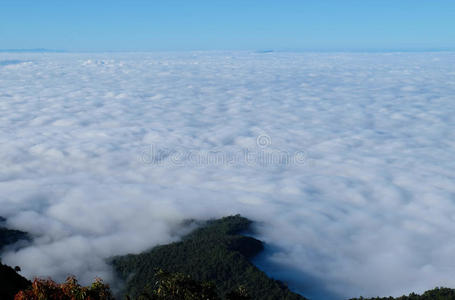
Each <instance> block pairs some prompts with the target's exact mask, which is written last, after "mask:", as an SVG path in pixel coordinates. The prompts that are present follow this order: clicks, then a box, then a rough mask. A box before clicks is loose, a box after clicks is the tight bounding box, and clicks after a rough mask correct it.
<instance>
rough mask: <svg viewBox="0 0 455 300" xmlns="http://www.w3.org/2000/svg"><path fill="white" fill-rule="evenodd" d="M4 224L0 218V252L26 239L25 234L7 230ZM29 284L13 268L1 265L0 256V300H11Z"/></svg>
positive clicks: (4, 221) (3, 220)
mask: <svg viewBox="0 0 455 300" xmlns="http://www.w3.org/2000/svg"><path fill="white" fill-rule="evenodd" d="M5 223H6V220H5V219H4V218H3V217H0V251H1V250H2V249H3V248H4V247H5V246H7V245H10V244H14V243H16V242H17V241H20V240H27V239H28V236H27V234H26V233H25V232H22V231H19V230H12V229H8V228H6V227H5ZM0 254H1V252H0ZM30 284H31V283H30V282H29V281H28V280H27V279H25V278H24V277H22V276H20V275H19V274H17V273H16V271H15V270H14V269H13V268H11V267H9V266H6V265H3V264H2V262H1V255H0V299H5V300H6V299H13V298H14V295H15V294H16V293H17V292H18V291H20V290H22V289H25V288H27V287H28V286H30Z"/></svg>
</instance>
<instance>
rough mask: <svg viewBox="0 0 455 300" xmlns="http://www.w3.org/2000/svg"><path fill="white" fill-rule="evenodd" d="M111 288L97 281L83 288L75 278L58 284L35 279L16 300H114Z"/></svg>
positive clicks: (18, 294)
mask: <svg viewBox="0 0 455 300" xmlns="http://www.w3.org/2000/svg"><path fill="white" fill-rule="evenodd" d="M112 299H113V297H112V294H111V291H110V290H109V286H108V285H106V284H104V283H103V281H102V280H101V279H96V280H95V282H93V283H92V285H91V286H89V287H83V286H81V285H80V284H79V283H78V282H77V280H76V278H75V277H72V276H71V277H68V278H67V280H66V281H65V282H64V283H62V284H58V283H56V282H54V281H52V280H51V279H35V280H34V281H33V283H32V286H31V287H30V288H28V289H27V290H24V291H20V292H19V293H17V295H16V296H15V297H14V300H112Z"/></svg>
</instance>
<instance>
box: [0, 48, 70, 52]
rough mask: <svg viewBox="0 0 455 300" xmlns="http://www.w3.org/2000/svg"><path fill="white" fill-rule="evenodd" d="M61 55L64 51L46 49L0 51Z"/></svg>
mask: <svg viewBox="0 0 455 300" xmlns="http://www.w3.org/2000/svg"><path fill="white" fill-rule="evenodd" d="M46 52H51V53H61V52H66V51H65V50H59V49H46V48H33V49H0V53H46Z"/></svg>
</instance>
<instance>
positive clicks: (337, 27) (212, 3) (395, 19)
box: [0, 0, 455, 51]
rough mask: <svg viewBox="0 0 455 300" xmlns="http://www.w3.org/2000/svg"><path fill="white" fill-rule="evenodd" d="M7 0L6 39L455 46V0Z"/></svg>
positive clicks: (74, 43) (23, 44) (87, 46)
mask: <svg viewBox="0 0 455 300" xmlns="http://www.w3.org/2000/svg"><path fill="white" fill-rule="evenodd" d="M0 1H1V4H0V6H1V7H0V49H24V48H48V49H64V50H69V51H141V50H146V51H147V50H223V49H225V50H260V49H275V50H388V49H391V50H394V49H395V50H428V49H434V50H438V49H440V50H444V49H452V50H453V49H455V1H454V0H300V1H297V0H281V1H278V0H276V1H269V0H261V1H256V0H229V1H227V0H226V1H220V0H207V1H205V0H204V1H203V0H181V1H177V0H163V1H159V0H155V1H154V0H149V1H145V0H144V1H139V0H129V1H115V0H110V1H104V0H91V1H86V0H78V1H50V0H41V1H36V0H29V1H25V0H0Z"/></svg>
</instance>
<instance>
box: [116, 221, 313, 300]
mask: <svg viewBox="0 0 455 300" xmlns="http://www.w3.org/2000/svg"><path fill="white" fill-rule="evenodd" d="M250 224H251V221H250V220H248V219H246V218H243V217H241V216H231V217H225V218H222V219H219V220H214V221H210V222H207V223H206V224H205V226H202V227H200V228H199V229H197V230H195V231H194V232H193V233H191V234H189V235H187V236H186V237H184V238H183V240H182V241H181V242H176V243H171V244H168V245H164V246H158V247H155V248H153V249H152V250H150V251H148V252H145V253H142V254H138V255H127V256H122V257H117V258H114V259H113V260H112V264H113V266H114V268H115V270H116V271H117V272H118V274H119V275H120V277H121V278H123V279H124V280H125V282H126V288H125V293H126V294H129V295H131V296H132V297H139V296H140V295H141V293H142V292H143V291H145V292H146V293H148V294H153V289H154V286H153V285H150V283H154V282H157V280H158V279H159V278H157V276H156V270H157V269H164V270H166V271H168V272H171V273H183V274H188V275H190V276H191V278H193V279H194V280H196V281H200V282H212V283H213V285H214V287H215V289H216V292H217V294H218V295H220V297H221V298H222V299H226V298H227V297H228V296H229V295H230V293H232V292H233V291H236V290H238V289H239V287H241V286H242V287H243V288H245V289H246V290H247V291H248V293H249V294H250V296H251V298H252V299H261V300H267V299H270V300H274V299H283V300H285V299H304V298H303V297H302V296H300V295H298V294H295V293H292V292H291V291H290V290H289V289H288V288H287V287H286V286H285V285H284V284H282V283H280V282H279V281H276V280H273V279H271V278H269V277H267V275H266V274H265V273H263V272H262V271H260V270H259V269H258V268H256V267H255V266H254V265H253V264H252V263H251V262H250V261H249V258H251V257H253V256H254V255H256V254H257V253H259V252H260V251H261V250H262V249H263V245H262V242H261V241H259V240H256V239H254V238H251V237H247V236H243V235H240V234H239V233H240V232H242V231H245V230H248V229H249V226H250ZM163 299H164V298H163ZM166 299H167V298H166ZM171 299H172V298H171ZM188 299H191V298H188Z"/></svg>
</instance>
